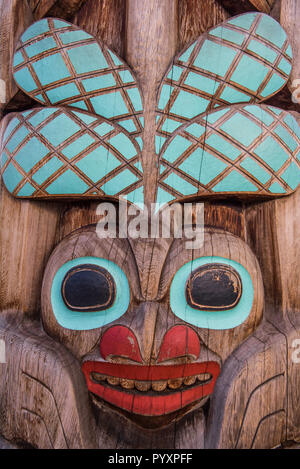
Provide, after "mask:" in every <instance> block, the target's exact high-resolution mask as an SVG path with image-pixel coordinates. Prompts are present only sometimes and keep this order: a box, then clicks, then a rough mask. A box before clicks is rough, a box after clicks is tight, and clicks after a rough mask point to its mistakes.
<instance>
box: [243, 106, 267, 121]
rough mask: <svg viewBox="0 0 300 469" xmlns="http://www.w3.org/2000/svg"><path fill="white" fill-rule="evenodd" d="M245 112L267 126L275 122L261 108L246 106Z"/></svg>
mask: <svg viewBox="0 0 300 469" xmlns="http://www.w3.org/2000/svg"><path fill="white" fill-rule="evenodd" d="M244 110H245V111H247V112H249V113H250V114H252V115H253V116H255V117H257V119H259V120H260V121H261V122H262V123H263V124H265V125H268V126H269V125H271V124H272V123H273V122H274V117H273V116H271V114H270V113H269V112H267V111H265V110H264V109H263V108H262V107H260V106H255V105H252V106H245V107H244Z"/></svg>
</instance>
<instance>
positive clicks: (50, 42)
mask: <svg viewBox="0 0 300 469" xmlns="http://www.w3.org/2000/svg"><path fill="white" fill-rule="evenodd" d="M56 47H57V44H56V42H55V41H54V39H53V37H51V36H50V37H45V38H44V39H42V40H41V41H38V42H35V43H33V44H31V45H30V46H27V47H25V50H26V53H27V55H28V57H29V58H30V59H31V58H32V57H34V56H36V55H39V54H41V53H42V52H45V51H48V50H51V49H55V48H56Z"/></svg>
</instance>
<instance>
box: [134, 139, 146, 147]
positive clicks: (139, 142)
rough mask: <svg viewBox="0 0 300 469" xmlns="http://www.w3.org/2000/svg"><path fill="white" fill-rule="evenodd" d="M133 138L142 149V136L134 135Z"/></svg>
mask: <svg viewBox="0 0 300 469" xmlns="http://www.w3.org/2000/svg"><path fill="white" fill-rule="evenodd" d="M135 140H136V141H137V143H138V146H139V147H140V149H141V150H143V145H144V143H143V139H142V137H135Z"/></svg>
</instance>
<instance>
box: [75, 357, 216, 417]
mask: <svg viewBox="0 0 300 469" xmlns="http://www.w3.org/2000/svg"><path fill="white" fill-rule="evenodd" d="M82 371H83V373H84V375H85V379H86V382H87V385H88V389H89V391H90V392H92V393H93V394H95V395H96V396H99V397H100V398H101V399H103V400H104V401H106V402H108V403H110V404H112V405H114V406H116V407H119V408H121V409H123V410H126V411H127V412H130V413H133V414H138V415H145V416H159V415H166V414H169V413H172V412H174V411H176V410H179V409H182V408H184V407H186V406H188V405H189V404H192V403H194V402H196V401H198V400H200V399H202V398H203V397H206V396H209V395H210V394H212V392H213V390H214V386H215V383H216V379H217V377H218V376H219V374H220V365H219V364H218V363H217V362H214V361H211V362H202V363H190V364H182V365H153V366H142V365H120V364H115V363H108V362H97V361H86V362H85V363H83V365H82ZM92 373H99V374H103V375H107V376H110V377H118V378H121V379H122V378H123V379H129V380H137V381H148V382H149V381H162V380H169V379H178V378H185V377H190V376H196V375H200V374H202V373H209V374H211V376H212V377H211V379H210V380H209V382H207V383H204V384H201V383H197V384H195V385H193V386H190V387H186V389H181V390H170V389H169V390H166V391H162V392H156V391H147V392H139V391H137V390H127V389H123V388H122V387H121V386H107V385H106V384H100V383H98V382H95V381H94V380H93V379H92V377H91V375H92Z"/></svg>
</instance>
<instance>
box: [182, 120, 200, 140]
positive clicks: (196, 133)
mask: <svg viewBox="0 0 300 469" xmlns="http://www.w3.org/2000/svg"><path fill="white" fill-rule="evenodd" d="M184 131H185V132H187V133H188V134H190V135H193V137H196V138H200V137H201V135H203V134H204V132H205V127H203V125H200V124H196V123H195V124H191V125H189V126H188V127H186V128H185V129H184Z"/></svg>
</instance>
